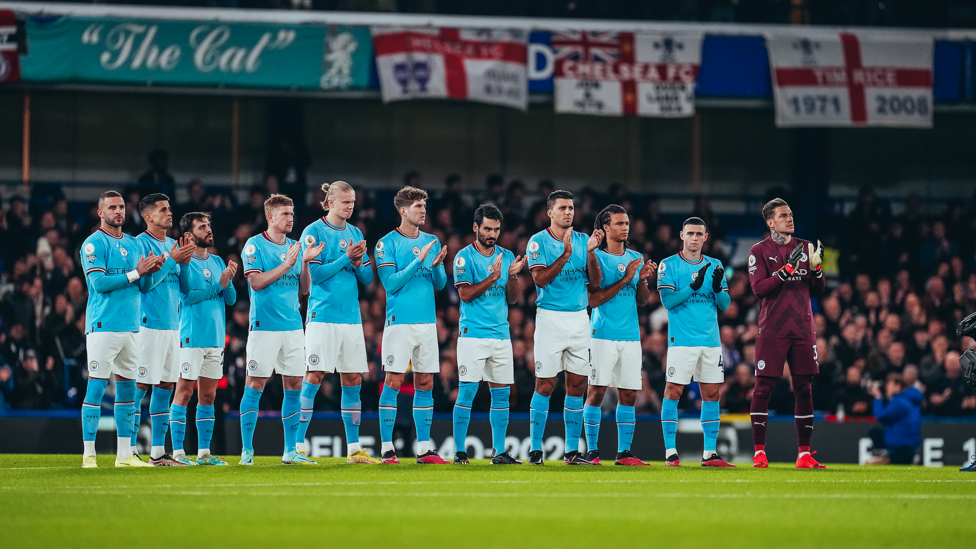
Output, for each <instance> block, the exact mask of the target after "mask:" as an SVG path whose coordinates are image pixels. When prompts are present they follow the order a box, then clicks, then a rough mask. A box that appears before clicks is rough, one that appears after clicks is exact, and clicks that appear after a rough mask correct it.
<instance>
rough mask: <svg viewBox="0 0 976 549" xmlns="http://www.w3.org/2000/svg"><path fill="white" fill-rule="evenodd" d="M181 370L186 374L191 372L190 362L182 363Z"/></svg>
mask: <svg viewBox="0 0 976 549" xmlns="http://www.w3.org/2000/svg"><path fill="white" fill-rule="evenodd" d="M180 371H182V372H183V373H184V374H188V373H190V363H189V362H184V363H183V364H181V365H180Z"/></svg>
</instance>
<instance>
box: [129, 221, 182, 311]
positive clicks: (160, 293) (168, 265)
mask: <svg viewBox="0 0 976 549" xmlns="http://www.w3.org/2000/svg"><path fill="white" fill-rule="evenodd" d="M136 240H138V241H139V242H140V243H141V244H142V249H143V250H144V253H145V254H147V255H148V254H149V252H152V253H153V255H160V256H165V257H166V262H165V263H163V266H162V267H161V268H160V269H159V271H157V272H155V273H153V274H152V275H150V276H145V277H142V279H140V280H139V285H140V287H141V288H142V289H143V292H144V293H143V294H142V316H141V317H140V319H139V321H140V326H144V327H146V328H152V329H153V330H177V329H179V327H180V312H179V311H180V268H181V267H182V265H180V264H179V263H177V262H176V260H174V259H173V258H172V257H169V251H170V250H172V249H173V245H174V244H176V241H175V240H173V239H172V238H170V237H168V236H167V237H166V239H165V240H159V239H158V238H156V237H155V236H153V235H152V234H150V233H149V231H144V232H143V233H142V234H140V235H139V236H137V237H136ZM159 277H162V280H161V281H160V282H159V283H158V284H157V285H156V287H155V288H153V289H151V290H149V291H148V292H147V291H145V288H146V287H147V286H150V285H151V284H153V283H154V282H155V279H157V278H159Z"/></svg>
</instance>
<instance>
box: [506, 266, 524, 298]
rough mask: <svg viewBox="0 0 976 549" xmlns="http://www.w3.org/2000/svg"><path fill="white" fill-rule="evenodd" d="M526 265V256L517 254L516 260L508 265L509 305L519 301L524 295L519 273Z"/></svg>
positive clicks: (507, 293)
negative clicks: (519, 281)
mask: <svg viewBox="0 0 976 549" xmlns="http://www.w3.org/2000/svg"><path fill="white" fill-rule="evenodd" d="M524 267H525V258H524V257H522V256H517V257H516V258H515V261H513V262H512V264H511V265H510V266H509V267H508V286H506V287H505V301H506V302H507V303H508V304H509V305H515V304H516V303H518V300H519V298H520V297H521V296H522V287H521V286H520V285H519V283H518V274H519V273H520V272H522V269H523V268H524Z"/></svg>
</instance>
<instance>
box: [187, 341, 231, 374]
mask: <svg viewBox="0 0 976 549" xmlns="http://www.w3.org/2000/svg"><path fill="white" fill-rule="evenodd" d="M201 377H205V378H207V379H220V378H222V377H224V348H223V347H183V348H182V349H180V379H185V380H187V381H196V380H197V378H201Z"/></svg>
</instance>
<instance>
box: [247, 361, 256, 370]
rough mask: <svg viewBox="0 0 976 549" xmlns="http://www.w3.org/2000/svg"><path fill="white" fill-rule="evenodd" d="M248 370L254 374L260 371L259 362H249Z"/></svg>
mask: <svg viewBox="0 0 976 549" xmlns="http://www.w3.org/2000/svg"><path fill="white" fill-rule="evenodd" d="M247 369H248V370H251V371H252V372H253V371H254V370H257V369H258V361H256V360H252V361H250V362H248V363H247Z"/></svg>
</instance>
